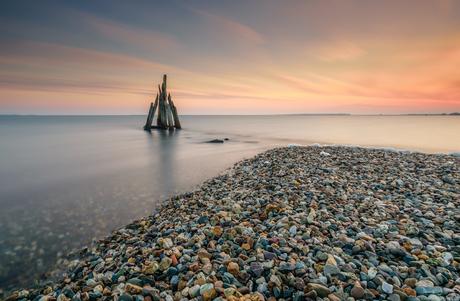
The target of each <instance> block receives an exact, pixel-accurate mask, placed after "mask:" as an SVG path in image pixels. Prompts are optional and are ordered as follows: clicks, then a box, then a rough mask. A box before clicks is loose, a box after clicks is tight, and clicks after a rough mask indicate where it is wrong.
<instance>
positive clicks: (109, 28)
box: [0, 0, 460, 115]
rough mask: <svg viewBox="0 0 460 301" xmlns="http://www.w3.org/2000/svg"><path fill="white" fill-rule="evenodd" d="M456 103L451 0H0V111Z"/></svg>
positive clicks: (457, 63)
mask: <svg viewBox="0 0 460 301" xmlns="http://www.w3.org/2000/svg"><path fill="white" fill-rule="evenodd" d="M163 74H167V75H168V91H169V92H170V93H171V97H172V99H173V101H174V103H175V105H176V107H177V108H178V111H179V114H195V115H202V114H317V113H320V114H324V113H350V114H400V113H444V112H447V113H450V112H457V111H460V1H456V0H451V1H450V0H429V1H425V0H386V1H369V0H348V1H345V0H343V1H342V0H321V1H319V0H302V1H296V0H289V1H279V0H251V1H247V0H241V1H240V0H232V1H215V0H209V1H202V0H196V1H185V0H184V1H174V0H168V1H147V0H145V1H141V0H138V1H126V0H111V1H105V0H98V1H94V0H91V1H85V0H79V1H46V0H40V1H22V0H14V1H13V0H4V1H1V2H0V114H71V115H73V114H75V115H79V114H97V115H99V114H103V115H118V114H122V115H124V114H128V115H129V114H147V112H148V108H149V105H150V102H152V101H154V99H155V96H156V93H157V91H158V87H157V85H158V84H159V83H160V82H161V81H162V76H163Z"/></svg>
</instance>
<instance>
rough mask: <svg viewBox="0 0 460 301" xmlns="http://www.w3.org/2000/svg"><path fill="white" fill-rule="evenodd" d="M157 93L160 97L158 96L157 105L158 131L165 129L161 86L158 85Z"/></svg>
mask: <svg viewBox="0 0 460 301" xmlns="http://www.w3.org/2000/svg"><path fill="white" fill-rule="evenodd" d="M158 91H159V92H160V96H159V103H158V118H157V126H158V128H160V129H163V128H165V126H164V124H165V118H166V114H165V113H166V112H165V109H164V107H165V105H164V101H163V91H162V90H161V86H160V85H158Z"/></svg>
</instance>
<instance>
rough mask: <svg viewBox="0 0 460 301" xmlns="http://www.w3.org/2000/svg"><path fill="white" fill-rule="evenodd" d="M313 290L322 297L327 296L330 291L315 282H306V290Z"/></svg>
mask: <svg viewBox="0 0 460 301" xmlns="http://www.w3.org/2000/svg"><path fill="white" fill-rule="evenodd" d="M312 290H314V291H315V292H316V294H317V295H318V297H320V298H324V297H327V296H328V295H329V294H330V293H331V290H330V289H329V288H327V287H325V286H323V285H321V284H315V283H308V284H307V291H308V292H310V291H312Z"/></svg>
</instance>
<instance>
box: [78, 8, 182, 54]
mask: <svg viewBox="0 0 460 301" xmlns="http://www.w3.org/2000/svg"><path fill="white" fill-rule="evenodd" d="M82 20H83V21H84V22H85V23H86V24H88V25H89V26H90V27H92V28H94V29H95V31H96V32H98V33H100V34H101V36H102V37H104V38H110V39H113V40H116V41H118V42H121V43H124V44H126V45H130V46H132V47H144V48H147V49H148V50H150V51H151V50H171V49H176V48H178V47H180V43H179V42H178V41H177V40H176V39H175V38H174V37H172V36H170V35H168V34H164V33H160V32H156V31H152V30H147V29H143V28H139V27H137V26H132V25H128V24H125V23H120V22H114V21H111V20H108V19H105V18H101V17H95V16H92V15H89V14H83V16H82Z"/></svg>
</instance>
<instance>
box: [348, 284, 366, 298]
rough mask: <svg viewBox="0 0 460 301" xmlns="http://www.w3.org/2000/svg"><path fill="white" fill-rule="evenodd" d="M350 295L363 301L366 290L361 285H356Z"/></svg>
mask: <svg viewBox="0 0 460 301" xmlns="http://www.w3.org/2000/svg"><path fill="white" fill-rule="evenodd" d="M350 295H351V296H352V297H353V298H355V299H361V298H362V297H364V289H363V288H362V287H361V285H358V284H355V285H354V286H353V288H352V289H351V292H350Z"/></svg>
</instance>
